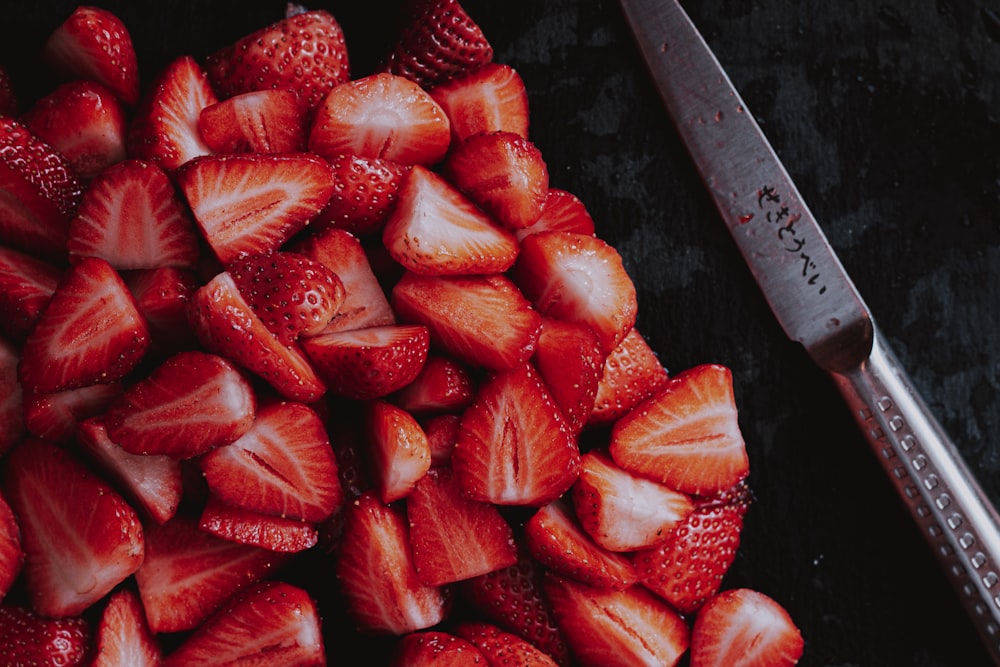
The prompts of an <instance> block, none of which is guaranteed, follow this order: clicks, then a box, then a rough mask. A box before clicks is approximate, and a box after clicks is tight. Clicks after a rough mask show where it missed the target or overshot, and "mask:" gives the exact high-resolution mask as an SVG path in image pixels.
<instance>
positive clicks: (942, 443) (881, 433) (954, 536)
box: [833, 330, 1000, 665]
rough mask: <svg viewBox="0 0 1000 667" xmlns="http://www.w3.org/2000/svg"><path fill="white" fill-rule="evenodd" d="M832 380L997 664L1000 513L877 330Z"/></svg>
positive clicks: (999, 650)
mask: <svg viewBox="0 0 1000 667" xmlns="http://www.w3.org/2000/svg"><path fill="white" fill-rule="evenodd" d="M833 377H834V380H835V381H836V383H837V384H838V386H839V388H840V390H841V392H842V393H843V394H844V396H845V397H846V399H847V402H848V405H849V406H850V407H851V409H852V410H853V412H854V416H855V418H856V419H857V421H858V423H859V424H860V426H861V428H862V430H863V431H864V433H865V435H866V437H867V438H868V440H869V442H870V443H871V445H872V447H873V448H874V450H875V453H876V455H877V456H878V458H879V460H880V461H881V463H882V465H883V467H884V468H885V470H886V472H887V473H888V474H889V477H890V479H891V480H892V482H893V484H894V485H895V486H896V489H897V490H898V491H899V494H900V497H901V498H902V499H903V502H904V503H905V504H906V506H907V507H908V508H909V510H910V513H911V514H912V515H913V518H914V520H915V521H916V522H917V524H918V525H919V526H920V530H921V532H922V533H923V535H924V537H925V538H926V539H927V541H928V543H929V544H930V546H931V548H932V549H933V550H934V553H935V555H936V556H937V558H938V560H939V561H940V562H941V564H942V566H943V567H944V570H945V572H946V573H947V575H948V577H949V578H950V580H951V582H952V584H953V585H954V586H955V589H956V592H957V593H958V595H959V597H960V599H961V601H962V603H963V605H964V606H965V608H966V610H967V611H968V612H969V615H970V616H971V618H972V620H973V622H974V623H975V625H976V627H977V629H978V630H979V632H980V634H981V636H982V638H983V641H984V642H985V644H986V647H987V649H988V650H989V652H990V654H991V655H992V657H993V660H994V662H995V663H996V664H998V665H1000V516H998V514H997V512H996V510H995V509H994V507H993V506H992V503H991V502H990V501H989V499H988V498H987V497H986V495H985V494H984V493H983V491H982V489H981V488H980V487H979V485H978V484H977V483H976V481H975V479H974V478H973V476H972V474H971V472H970V471H969V469H968V468H967V467H966V465H965V462H964V461H963V460H962V458H961V456H960V454H959V453H958V450H957V449H956V448H955V446H954V444H953V443H952V442H951V441H950V440H949V439H948V436H947V435H946V434H945V433H944V430H943V429H942V428H941V426H940V425H939V424H938V423H937V421H936V420H935V419H934V417H933V416H932V415H931V413H930V411H929V410H928V409H927V406H926V405H925V404H924V402H923V401H922V400H921V399H920V397H919V396H918V395H917V393H916V391H915V390H914V389H913V387H912V385H911V383H910V381H909V379H908V378H907V377H906V375H905V373H904V372H903V370H902V369H901V368H900V366H899V363H898V362H897V360H896V357H895V355H894V354H893V353H892V351H891V350H889V348H888V347H887V346H886V344H885V342H884V340H883V338H882V335H881V334H880V332H878V331H877V330H876V332H875V336H874V343H873V348H872V353H871V356H870V358H869V359H868V360H867V361H866V362H865V363H863V364H862V365H861V366H860V367H859V368H857V369H855V370H853V371H850V372H847V373H834V374H833Z"/></svg>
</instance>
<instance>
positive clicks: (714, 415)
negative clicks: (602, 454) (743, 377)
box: [609, 364, 750, 495]
mask: <svg viewBox="0 0 1000 667" xmlns="http://www.w3.org/2000/svg"><path fill="white" fill-rule="evenodd" d="M609 451H610V453H611V457H612V458H613V459H614V460H615V462H616V463H617V464H618V465H620V466H621V467H623V468H625V469H627V470H632V471H634V472H637V473H639V474H641V475H644V476H646V477H649V478H651V479H655V480H658V481H660V482H662V483H664V484H666V485H667V486H669V487H671V488H673V489H676V490H678V491H681V492H683V493H690V494H693V495H711V494H713V493H718V492H719V491H722V490H724V489H728V488H730V487H732V486H734V485H735V484H736V483H737V482H739V481H740V480H742V479H744V478H745V477H746V476H747V473H748V472H749V467H750V465H749V460H748V458H747V451H746V444H745V443H744V442H743V435H742V434H741V432H740V426H739V419H738V414H737V408H736V399H735V396H734V394H733V377H732V373H731V372H730V370H729V369H728V368H726V367H724V366H720V365H718V364H704V365H701V366H696V367H694V368H691V369H689V370H687V371H684V372H683V373H680V374H678V375H676V376H674V377H673V378H671V379H670V381H669V382H667V384H666V385H665V386H664V388H663V389H661V390H660V392H659V393H657V394H655V395H654V396H652V397H651V398H649V399H647V400H646V401H645V402H643V403H640V404H639V405H637V406H636V407H634V408H633V409H632V410H631V412H629V413H628V414H627V415H625V416H624V417H622V418H621V419H619V420H618V421H617V422H615V425H614V427H613V430H612V434H611V444H610V447H609Z"/></svg>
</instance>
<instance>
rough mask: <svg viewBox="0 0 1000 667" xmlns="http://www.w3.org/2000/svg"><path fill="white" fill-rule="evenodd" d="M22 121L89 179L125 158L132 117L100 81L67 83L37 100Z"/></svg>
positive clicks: (84, 177) (82, 176)
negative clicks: (130, 118)
mask: <svg viewBox="0 0 1000 667" xmlns="http://www.w3.org/2000/svg"><path fill="white" fill-rule="evenodd" d="M21 121H22V122H23V123H24V124H25V125H27V127H28V129H29V130H31V131H32V132H34V133H35V134H36V135H37V136H38V137H39V138H41V139H42V140H43V141H45V142H47V143H48V144H49V145H51V146H52V147H53V148H55V149H56V150H57V151H59V153H61V154H62V156H63V157H65V158H66V159H67V160H68V161H69V164H70V166H71V167H72V168H73V171H74V172H75V173H76V174H77V176H79V177H80V178H81V179H82V180H84V181H89V180H90V179H91V178H93V177H94V176H96V175H97V174H98V173H100V172H101V170H103V169H105V168H106V167H110V166H111V165H113V164H114V163H116V162H119V161H121V160H124V159H125V137H126V135H127V134H128V119H127V117H126V112H125V109H124V108H123V106H122V103H121V102H120V101H119V100H118V98H117V97H116V96H115V93H114V92H113V91H111V89H109V88H107V87H105V86H103V85H102V84H100V83H97V82H96V81H86V80H77V81H70V82H68V83H65V84H63V85H61V86H59V87H58V88H56V89H55V90H54V91H52V92H51V93H49V94H48V95H46V96H45V97H43V98H42V99H40V100H38V101H37V102H35V104H34V105H32V107H31V108H30V109H28V111H27V112H25V114H24V115H23V116H22V117H21Z"/></svg>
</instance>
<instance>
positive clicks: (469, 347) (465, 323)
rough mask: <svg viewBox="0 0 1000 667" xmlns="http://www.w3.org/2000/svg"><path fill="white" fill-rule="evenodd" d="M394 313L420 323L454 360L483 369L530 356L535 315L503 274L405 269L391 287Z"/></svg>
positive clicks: (515, 364)
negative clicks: (446, 273) (431, 272)
mask: <svg viewBox="0 0 1000 667" xmlns="http://www.w3.org/2000/svg"><path fill="white" fill-rule="evenodd" d="M391 303H392V305H393V307H394V308H395V311H396V313H397V314H398V316H399V318H400V319H401V320H404V321H408V322H416V323H419V324H423V325H424V326H426V327H427V328H428V329H429V330H430V333H431V343H432V345H433V346H434V347H435V348H437V350H438V351H444V352H446V353H448V354H450V355H451V356H453V357H455V358H456V359H458V360H459V361H462V362H464V363H466V364H469V365H470V366H473V367H477V368H479V367H481V368H486V369H489V370H497V371H500V370H507V369H511V368H516V367H518V366H519V365H520V364H522V363H523V362H524V361H526V360H527V359H529V358H530V357H531V354H532V353H533V352H534V348H535V341H536V340H537V338H538V330H539V327H540V326H541V317H540V316H539V314H538V313H537V312H536V311H535V310H534V309H532V308H531V305H530V304H529V303H528V301H527V299H525V298H524V295H523V294H521V292H520V291H519V290H518V289H517V287H516V286H515V285H514V283H513V282H511V281H510V279H508V278H507V277H506V276H503V275H489V276H423V275H420V274H416V273H413V272H407V273H406V274H405V275H403V277H402V279H400V281H399V282H398V283H396V285H395V286H394V287H393V289H392V294H391Z"/></svg>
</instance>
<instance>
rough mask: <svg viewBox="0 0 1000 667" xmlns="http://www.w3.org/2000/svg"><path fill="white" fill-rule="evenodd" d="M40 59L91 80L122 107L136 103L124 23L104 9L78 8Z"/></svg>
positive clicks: (133, 70) (132, 52)
mask: <svg viewBox="0 0 1000 667" xmlns="http://www.w3.org/2000/svg"><path fill="white" fill-rule="evenodd" d="M42 58H43V59H44V60H45V61H46V62H48V63H49V65H51V66H52V67H54V68H55V69H56V70H58V71H60V72H61V73H63V74H64V75H66V76H69V77H71V78H75V79H91V80H94V81H97V82H99V83H102V84H104V85H105V86H107V87H108V88H110V89H111V90H113V91H114V92H115V94H116V95H118V97H120V98H121V100H122V101H123V102H125V104H129V105H131V104H135V103H136V101H137V100H138V99H139V66H138V62H137V59H136V55H135V48H134V47H133V45H132V36H131V35H130V34H129V31H128V28H127V27H126V26H125V23H124V22H123V21H122V20H121V19H120V18H118V16H116V15H115V14H114V13H112V12H111V11H109V10H107V9H101V8H99V7H90V6H83V5H81V6H78V7H77V8H76V9H75V10H73V13H72V14H70V16H69V18H67V19H66V20H65V21H64V22H63V23H61V24H60V25H59V27H57V28H56V29H55V30H54V31H53V32H52V33H51V34H50V35H49V37H48V39H47V40H46V42H45V44H44V46H43V47H42Z"/></svg>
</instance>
